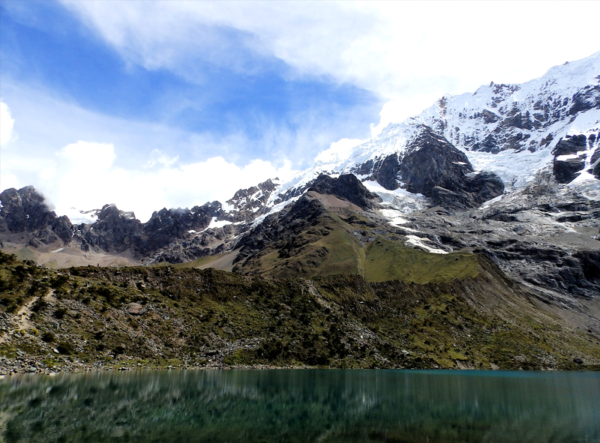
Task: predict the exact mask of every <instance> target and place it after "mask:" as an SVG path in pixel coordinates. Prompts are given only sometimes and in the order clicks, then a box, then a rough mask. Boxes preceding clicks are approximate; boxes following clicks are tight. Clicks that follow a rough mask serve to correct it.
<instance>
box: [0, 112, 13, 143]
mask: <svg viewBox="0 0 600 443" xmlns="http://www.w3.org/2000/svg"><path fill="white" fill-rule="evenodd" d="M14 124H15V120H14V119H13V118H12V116H11V115H10V109H8V106H7V105H6V103H4V102H0V146H2V145H5V144H7V143H8V142H9V141H10V139H11V138H12V135H13V126H14Z"/></svg>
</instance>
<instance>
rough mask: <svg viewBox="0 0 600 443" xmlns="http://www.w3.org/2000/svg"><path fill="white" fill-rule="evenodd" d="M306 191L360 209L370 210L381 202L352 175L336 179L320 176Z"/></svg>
mask: <svg viewBox="0 0 600 443" xmlns="http://www.w3.org/2000/svg"><path fill="white" fill-rule="evenodd" d="M308 191H314V192H318V193H319V194H329V195H335V196H336V197H339V198H341V199H342V200H346V201H349V202H350V203H354V204H355V205H356V206H358V207H359V208H361V209H372V208H373V207H374V206H375V204H376V203H377V202H380V201H381V198H379V196H377V195H375V194H373V193H372V192H370V191H369V190H368V189H367V188H365V186H364V185H363V184H362V182H361V181H360V180H359V179H357V178H356V176H354V175H352V174H344V175H340V176H339V177H337V178H332V177H330V176H328V175H325V174H321V175H319V177H317V179H316V180H315V181H314V182H313V183H312V184H311V186H310V187H309V188H308Z"/></svg>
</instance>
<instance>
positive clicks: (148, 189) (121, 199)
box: [3, 141, 297, 221]
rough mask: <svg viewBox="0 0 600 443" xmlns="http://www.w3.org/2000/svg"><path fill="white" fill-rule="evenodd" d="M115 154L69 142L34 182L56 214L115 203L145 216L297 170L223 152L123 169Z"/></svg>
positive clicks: (229, 194) (100, 146) (101, 145)
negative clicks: (231, 158) (232, 158)
mask: <svg viewBox="0 0 600 443" xmlns="http://www.w3.org/2000/svg"><path fill="white" fill-rule="evenodd" d="M153 154H156V153H154V152H153ZM116 158H117V155H116V152H115V148H114V146H113V145H112V144H106V143H93V142H86V141H79V142H77V143H73V144H70V145H68V146H65V147H64V148H62V149H61V150H60V151H58V152H57V154H56V156H55V159H54V161H53V162H51V163H50V162H47V163H48V164H47V166H46V167H44V168H40V170H39V171H38V180H37V185H36V187H37V188H38V189H39V190H40V191H41V192H42V193H43V194H44V195H45V196H46V198H47V199H48V201H49V203H50V204H51V206H52V207H54V209H55V211H56V212H57V213H58V214H59V215H60V214H72V213H73V211H72V209H71V208H76V209H77V210H90V209H98V208H101V207H102V206H103V205H104V204H106V203H115V204H116V205H117V206H118V207H119V208H120V209H122V210H127V211H134V212H135V213H136V216H137V217H138V218H139V219H140V220H142V221H146V220H147V219H148V218H150V216H151V215H152V212H153V211H156V210H160V209H161V208H163V207H168V208H171V207H191V206H194V205H201V204H204V203H206V202H207V201H213V200H219V201H222V202H223V201H225V200H227V199H229V198H231V197H232V196H233V194H234V193H235V191H237V190H238V189H240V188H246V187H250V186H253V185H255V184H257V183H259V182H261V181H264V180H266V179H268V178H275V177H277V176H279V177H280V178H282V179H284V178H287V177H289V176H290V175H292V174H294V173H295V172H297V171H294V170H292V169H291V163H290V162H284V163H283V164H282V165H280V166H276V165H274V164H273V163H271V162H268V161H264V160H253V161H251V162H249V163H248V164H246V165H243V166H239V165H236V164H234V163H231V162H228V161H226V160H225V159H224V158H223V157H212V158H209V159H208V160H206V161H202V162H195V163H188V164H181V165H180V166H177V167H174V166H173V165H172V164H166V165H162V167H159V168H154V169H153V170H148V169H145V170H144V169H139V170H127V169H124V168H121V167H118V166H116V165H115V159H116ZM3 184H4V183H3Z"/></svg>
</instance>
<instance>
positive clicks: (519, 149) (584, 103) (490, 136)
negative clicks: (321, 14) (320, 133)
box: [277, 52, 600, 194]
mask: <svg viewBox="0 0 600 443" xmlns="http://www.w3.org/2000/svg"><path fill="white" fill-rule="evenodd" d="M422 125H426V126H428V127H430V128H432V129H433V130H434V131H435V132H437V133H438V134H440V135H443V136H444V137H445V138H446V139H447V140H448V141H449V142H450V143H452V144H453V145H454V146H455V147H457V148H458V149H460V150H462V151H463V152H465V153H466V154H467V157H468V158H469V161H470V162H471V163H472V164H473V166H474V168H475V170H476V171H480V170H488V171H492V172H495V173H497V174H498V175H499V176H500V177H501V178H502V180H503V181H504V183H505V185H506V186H507V187H509V189H512V188H522V187H523V186H525V185H526V184H527V182H529V181H530V180H531V179H532V178H533V177H534V176H535V174H536V173H537V172H538V171H540V170H541V169H543V168H546V167H549V166H550V165H551V164H552V161H553V159H554V155H553V149H554V148H555V147H556V145H557V144H558V143H559V141H560V140H561V139H563V138H565V137H567V136H572V135H579V134H584V135H586V137H588V136H590V135H593V134H596V133H598V132H600V52H598V53H596V54H594V55H592V56H590V57H588V58H586V59H583V60H579V61H576V62H571V63H566V64H564V65H561V66H555V67H553V68H551V69H550V70H549V71H548V72H547V73H546V74H545V75H544V76H543V77H540V78H538V79H535V80H531V81H529V82H527V83H524V84H521V85H497V84H494V83H491V84H490V85H488V86H482V87H480V88H479V89H478V90H477V91H475V92H474V93H465V94H461V95H457V96H444V97H442V98H441V99H440V100H439V101H438V102H436V103H435V104H434V105H433V106H431V107H430V108H429V109H427V110H425V111H423V112H422V113H421V114H420V115H418V116H415V117H412V118H410V119H408V120H406V121H404V122H402V123H397V124H390V125H389V126H387V127H386V128H385V129H384V130H383V131H382V133H381V134H380V135H379V136H377V137H375V138H373V139H371V140H369V141H367V142H365V143H363V144H360V145H358V146H356V147H355V148H354V149H352V150H345V151H340V150H339V149H337V150H336V149H329V150H325V151H323V152H322V153H321V154H320V155H319V156H317V158H316V160H315V163H314V165H313V166H312V167H311V168H309V169H308V170H306V171H303V172H302V173H300V174H298V175H297V176H295V177H293V178H292V179H291V180H289V181H288V182H287V183H284V184H283V185H282V186H281V188H280V189H279V190H278V193H277V194H285V193H286V192H289V191H290V190H293V189H298V188H302V187H303V186H306V185H307V184H308V183H309V182H310V181H311V180H313V179H314V178H316V177H317V176H318V175H319V174H320V173H322V172H325V173H333V174H341V173H348V172H353V173H357V175H358V176H359V177H360V176H361V174H360V170H361V165H364V164H365V163H367V162H369V161H376V160H377V159H383V158H385V157H386V156H388V155H391V154H402V153H404V152H405V150H406V147H407V145H408V144H409V141H410V140H411V139H414V137H415V136H416V134H417V133H418V131H419V130H420V128H421V126H422ZM592 140H595V143H593V142H592V143H590V146H589V149H586V150H585V155H586V159H585V164H586V165H587V168H586V169H585V170H584V171H583V172H582V173H581V174H580V177H579V179H578V182H580V181H582V180H585V179H592V178H593V177H592V175H591V174H589V173H588V172H587V169H589V167H592V166H593V164H596V163H597V159H593V160H594V161H592V155H593V152H594V149H593V148H595V147H596V146H597V144H598V140H597V138H592ZM362 178H366V177H362Z"/></svg>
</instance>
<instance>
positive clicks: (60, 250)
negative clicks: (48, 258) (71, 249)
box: [50, 248, 65, 254]
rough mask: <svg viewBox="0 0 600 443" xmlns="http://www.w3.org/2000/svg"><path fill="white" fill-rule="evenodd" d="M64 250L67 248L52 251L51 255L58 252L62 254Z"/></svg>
mask: <svg viewBox="0 0 600 443" xmlns="http://www.w3.org/2000/svg"><path fill="white" fill-rule="evenodd" d="M64 250H65V248H59V249H55V250H54V251H50V253H51V254H55V253H56V252H62V251H64Z"/></svg>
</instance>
